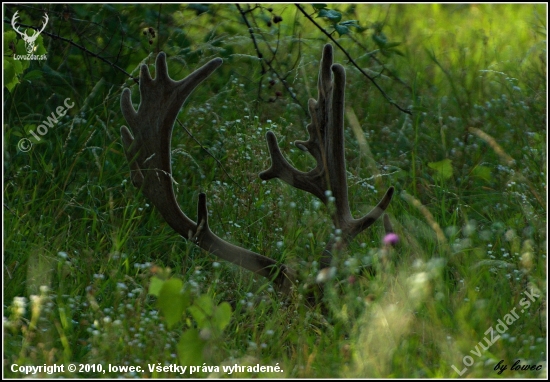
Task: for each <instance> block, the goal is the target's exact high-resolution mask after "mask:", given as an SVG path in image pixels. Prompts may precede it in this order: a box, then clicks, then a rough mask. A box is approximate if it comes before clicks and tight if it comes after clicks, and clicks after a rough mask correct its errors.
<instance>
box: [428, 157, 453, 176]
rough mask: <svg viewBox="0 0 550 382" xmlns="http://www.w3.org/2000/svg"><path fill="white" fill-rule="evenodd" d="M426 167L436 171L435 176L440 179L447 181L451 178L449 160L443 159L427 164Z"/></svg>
mask: <svg viewBox="0 0 550 382" xmlns="http://www.w3.org/2000/svg"><path fill="white" fill-rule="evenodd" d="M428 167H430V168H431V169H434V170H435V171H436V175H437V176H438V177H439V178H441V179H444V180H446V179H449V178H450V177H451V176H453V166H452V165H451V160H450V159H443V160H442V161H439V162H431V163H428Z"/></svg>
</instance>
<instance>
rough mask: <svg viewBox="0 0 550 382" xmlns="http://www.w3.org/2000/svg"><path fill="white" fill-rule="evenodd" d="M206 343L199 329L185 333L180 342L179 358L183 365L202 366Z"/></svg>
mask: <svg viewBox="0 0 550 382" xmlns="http://www.w3.org/2000/svg"><path fill="white" fill-rule="evenodd" d="M204 345H206V342H205V341H204V340H203V339H201V338H200V336H199V331H198V330H197V329H189V330H187V331H185V332H184V333H183V334H182V335H181V337H180V341H179V342H178V358H179V361H180V364H181V365H184V366H190V365H202V362H203V354H202V353H203V350H204Z"/></svg>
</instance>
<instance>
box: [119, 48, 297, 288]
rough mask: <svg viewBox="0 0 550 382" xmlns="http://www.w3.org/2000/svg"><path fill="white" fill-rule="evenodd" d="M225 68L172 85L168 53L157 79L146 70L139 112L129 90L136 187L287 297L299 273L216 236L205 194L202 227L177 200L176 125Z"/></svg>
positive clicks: (170, 218) (177, 224)
mask: <svg viewBox="0 0 550 382" xmlns="http://www.w3.org/2000/svg"><path fill="white" fill-rule="evenodd" d="M221 64H222V60H221V59H220V58H216V59H213V60H211V61H210V62H208V63H207V64H206V65H204V66H203V67H201V68H199V69H197V70H196V71H194V72H193V73H191V74H190V75H189V76H187V77H186V78H185V79H183V80H181V81H173V80H172V79H171V78H170V77H169V76H168V68H167V65H166V55H165V54H164V53H163V52H161V53H159V55H158V56H157V60H156V78H155V79H152V78H151V75H150V73H149V69H148V68H147V66H146V65H142V66H141V73H140V81H139V91H140V94H141V103H140V105H139V108H138V111H136V110H135V109H134V107H133V106H132V102H131V99H130V89H124V91H123V92H122V98H121V101H120V106H121V108H122V113H123V115H124V118H125V119H126V122H127V123H128V125H129V126H130V128H131V129H132V131H133V132H134V135H132V133H131V132H130V130H129V129H128V128H127V127H126V126H122V127H121V129H120V133H121V135H122V142H123V146H124V151H125V153H126V158H127V159H128V162H129V163H130V169H131V177H132V182H133V184H134V185H135V186H136V187H139V188H141V189H142V191H143V193H144V194H145V196H146V197H147V198H148V199H149V200H150V201H151V202H152V203H153V205H154V206H155V207H156V208H157V209H158V211H159V212H160V214H161V215H162V217H163V218H164V219H165V220H166V222H167V223H168V224H169V225H170V227H172V228H173V229H174V230H175V231H176V232H177V233H179V234H180V235H181V236H183V237H185V238H186V239H187V240H190V241H192V242H193V243H195V244H197V245H198V246H199V247H200V248H202V249H204V250H206V251H208V252H210V253H212V254H213V255H215V256H218V257H220V258H222V259H224V260H227V261H230V262H232V263H234V264H237V265H239V266H240V267H243V268H245V269H248V270H250V271H252V272H254V273H257V274H259V275H261V276H264V277H267V278H268V279H270V280H271V279H272V280H273V281H274V283H275V285H276V286H277V287H278V288H279V290H281V291H283V292H288V291H289V290H290V287H291V285H292V284H293V283H294V282H295V281H296V272H294V271H293V270H292V269H290V268H288V267H286V266H285V265H280V264H277V262H276V261H275V260H273V259H270V258H268V257H265V256H262V255H260V254H258V253H255V252H252V251H249V250H247V249H244V248H241V247H237V246H235V245H233V244H231V243H228V242H226V241H224V240H222V239H221V238H219V237H218V236H216V235H215V234H214V233H212V231H211V230H210V227H209V225H208V210H207V206H206V195H205V194H202V193H201V194H200V195H199V201H198V208H197V215H198V216H197V223H195V222H194V221H192V220H191V219H189V218H188V217H187V216H186V215H185V214H184V213H183V212H182V211H181V209H180V207H179V206H178V203H177V201H176V197H175V195H174V189H173V186H172V167H171V150H170V141H171V138H172V128H173V125H174V122H175V120H176V117H177V115H178V113H179V110H180V109H181V107H182V105H183V103H184V102H185V100H186V99H187V97H188V96H189V94H191V92H192V91H193V90H194V89H195V88H196V87H197V86H198V85H199V84H200V83H201V82H202V81H204V80H205V79H206V78H207V77H208V76H210V74H212V72H214V70H216V69H217V68H218V67H219V66H220V65H221Z"/></svg>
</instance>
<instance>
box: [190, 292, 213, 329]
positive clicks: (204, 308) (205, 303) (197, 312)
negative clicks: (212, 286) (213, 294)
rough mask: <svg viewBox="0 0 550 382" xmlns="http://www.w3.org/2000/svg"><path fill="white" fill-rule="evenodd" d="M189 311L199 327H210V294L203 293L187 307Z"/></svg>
mask: <svg viewBox="0 0 550 382" xmlns="http://www.w3.org/2000/svg"><path fill="white" fill-rule="evenodd" d="M189 313H191V315H192V316H193V318H194V319H195V321H197V325H198V327H199V328H201V329H203V328H207V327H210V322H209V321H210V317H212V315H213V314H214V302H213V301H212V299H211V298H210V296H208V295H206V294H203V295H202V296H200V297H199V298H197V299H196V300H195V303H194V304H193V305H192V306H190V307H189Z"/></svg>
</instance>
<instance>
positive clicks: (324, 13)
mask: <svg viewBox="0 0 550 382" xmlns="http://www.w3.org/2000/svg"><path fill="white" fill-rule="evenodd" d="M317 17H325V18H327V19H328V20H330V21H332V22H333V23H337V22H338V21H340V20H341V19H342V14H341V13H340V12H338V11H335V10H334V9H321V10H320V11H319V15H318V16H317Z"/></svg>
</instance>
